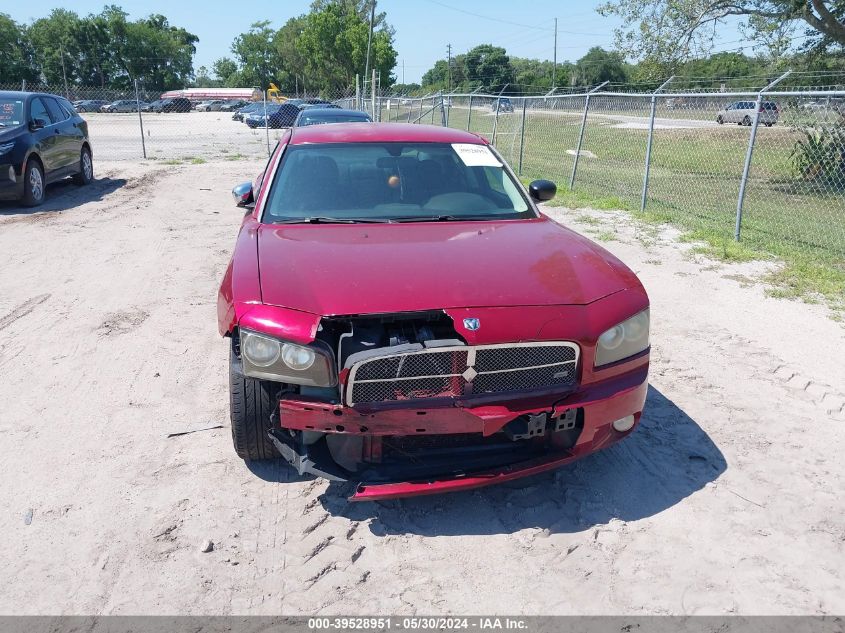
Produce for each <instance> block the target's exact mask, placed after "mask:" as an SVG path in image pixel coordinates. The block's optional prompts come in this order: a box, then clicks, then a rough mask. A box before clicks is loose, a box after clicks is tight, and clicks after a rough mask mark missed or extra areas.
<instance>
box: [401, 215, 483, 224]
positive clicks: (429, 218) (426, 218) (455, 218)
mask: <svg viewBox="0 0 845 633" xmlns="http://www.w3.org/2000/svg"><path fill="white" fill-rule="evenodd" d="M494 219H496V216H495V215H490V214H487V215H410V216H404V217H399V218H391V220H393V221H394V222H461V221H463V220H494Z"/></svg>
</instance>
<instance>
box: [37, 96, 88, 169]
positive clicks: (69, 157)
mask: <svg viewBox="0 0 845 633" xmlns="http://www.w3.org/2000/svg"><path fill="white" fill-rule="evenodd" d="M41 100H42V101H43V102H44V105H46V106H47V111H48V112H49V113H50V119H51V120H52V121H53V126H52V127H53V133H54V134H55V135H56V137H57V139H58V140H57V141H56V166H57V167H58V168H64V169H69V168H70V167H71V166H73V165H75V164H76V163H77V161H78V160H79V152H80V151H81V149H82V141H81V139H80V136H79V134H78V132H79V130H77V129H76V125H75V124H74V122H73V120H72V119H71V116H70V113H69V112H67V111H66V110H65V109H64V108H63V107H62V106H61V105H59V102H58V101H57V100H56V99H54V98H53V97H42V98H41Z"/></svg>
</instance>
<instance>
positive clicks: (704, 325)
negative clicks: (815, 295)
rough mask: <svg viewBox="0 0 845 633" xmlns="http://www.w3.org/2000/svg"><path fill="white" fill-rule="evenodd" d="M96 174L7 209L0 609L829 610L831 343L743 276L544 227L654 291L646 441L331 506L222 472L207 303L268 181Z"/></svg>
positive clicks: (840, 399)
mask: <svg viewBox="0 0 845 633" xmlns="http://www.w3.org/2000/svg"><path fill="white" fill-rule="evenodd" d="M185 116H188V117H195V116H197V115H195V114H190V115H185ZM212 116H220V115H217V114H216V113H213V114H212ZM173 120H175V119H173ZM241 127H243V126H241ZM150 129H151V138H154V135H155V134H156V132H155V131H154V128H152V127H151V128H150ZM244 129H245V128H244ZM98 141H99V142H101V143H104V142H105V139H104V138H102V137H101V138H100V139H98ZM210 142H211V141H210ZM97 147H98V148H100V147H101V146H100V145H98V146H97ZM98 151H99V152H100V153H101V154H104V153H105V150H104V149H98ZM242 153H245V152H242ZM97 168H98V178H99V180H98V181H97V182H96V183H95V184H94V185H92V186H90V187H88V188H86V189H79V188H76V187H75V186H73V185H70V184H67V185H65V184H59V185H56V186H52V187H50V189H49V191H48V196H49V200H48V202H47V204H46V205H45V206H44V207H43V208H42V209H40V210H39V211H38V212H30V211H29V210H23V209H20V208H18V207H16V206H14V205H13V204H10V203H0V252H2V253H4V256H3V268H2V274H0V372H2V376H3V380H2V382H0V397H2V402H3V410H2V414H0V440H2V442H0V446H2V448H0V450H2V459H1V460H0V480H2V481H3V485H2V486H0V506H2V508H3V512H0V533H2V534H3V546H2V548H0V552H2V554H0V563H2V571H0V581H2V585H3V587H4V589H3V591H2V592H0V612H3V613H13V612H14V613H30V614H74V613H79V614H92V613H102V614H147V613H173V614H176V613H178V614H205V613H214V614H228V613H236V614H245V613H262V614H299V613H314V612H319V613H346V614H354V613H366V614H372V613H399V614H409V613H421V614H428V613H444V612H451V613H475V614H479V613H483V614H487V613H521V614H568V613H587V614H602V613H625V614H724V613H738V614H831V613H832V614H836V613H839V614H841V613H843V612H845V586H843V577H845V571H844V570H845V522H844V520H843V517H845V496H843V494H842V491H843V490H845V460H843V459H842V455H843V453H845V439H843V436H845V410H843V404H845V379H843V376H845V354H843V353H842V352H843V350H845V329H843V327H842V325H841V324H839V323H836V322H834V321H832V320H831V319H830V318H828V315H827V314H826V311H825V309H824V308H823V307H821V306H815V305H806V304H801V303H796V302H789V301H786V300H781V299H773V298H768V297H766V295H765V292H764V288H762V287H761V286H760V285H759V284H758V283H756V282H755V279H756V278H757V277H758V276H759V274H760V273H761V272H762V271H763V270H764V269H765V266H764V265H760V264H751V265H749V264H746V265H742V266H728V265H723V264H716V263H713V262H710V261H706V260H699V259H696V258H695V257H694V256H692V255H690V253H689V245H686V244H681V243H679V242H678V241H677V240H676V239H675V235H674V234H673V233H672V232H671V231H668V230H666V231H656V230H654V229H649V228H641V227H638V226H636V225H634V224H632V222H631V221H630V220H628V219H627V218H626V216H624V215H621V214H614V213H607V212H591V211H583V210H579V211H567V210H550V214H552V215H553V217H555V218H556V219H558V220H560V221H563V222H566V223H568V224H570V225H572V226H574V227H575V228H576V229H578V230H582V231H585V232H587V233H588V234H589V233H594V234H596V235H597V236H598V237H600V238H602V239H604V240H612V241H607V242H606V243H605V245H606V247H607V248H608V249H609V250H611V251H613V252H614V253H616V254H617V255H618V256H620V257H621V258H622V259H623V260H624V261H626V262H627V263H628V264H629V265H630V266H631V267H632V268H633V269H634V270H636V271H637V272H638V274H639V275H640V276H641V278H642V280H643V282H644V284H645V285H646V288H647V289H648V290H649V293H650V295H651V298H652V318H653V328H654V333H653V345H654V348H653V349H654V352H653V366H652V367H653V368H652V374H651V382H652V386H651V390H650V393H649V402H648V404H647V409H646V413H645V415H644V418H643V423H642V426H641V427H640V429H639V430H638V431H637V432H636V433H635V434H634V435H633V436H632V437H631V438H629V439H627V440H626V441H624V442H623V443H621V444H619V445H617V446H615V447H613V448H611V449H608V450H607V451H605V452H602V453H599V454H597V455H594V456H591V457H589V458H587V459H585V460H582V461H581V462H579V463H576V464H574V465H572V466H570V467H567V468H563V469H561V470H559V471H557V472H555V473H551V474H546V475H542V476H538V477H535V478H532V479H528V480H523V481H520V482H514V483H512V484H510V485H505V486H500V487H496V488H490V489H486V490H481V491H475V492H467V493H457V494H452V495H448V496H441V497H431V498H422V499H416V500H403V501H392V502H384V503H378V504H354V505H352V504H349V503H347V501H346V494H347V493H348V492H349V488H347V487H345V486H342V485H341V486H338V485H329V484H327V483H326V482H325V481H321V480H310V479H300V478H298V477H296V476H295V475H294V474H292V473H291V471H289V470H288V469H287V468H286V467H285V466H284V465H282V464H281V463H271V464H267V465H260V466H248V465H245V464H244V463H243V462H242V461H240V460H239V459H238V458H237V457H236V456H235V454H234V452H233V451H232V447H231V440H230V437H229V428H228V425H229V422H228V403H227V385H226V353H227V344H226V342H224V341H223V340H221V339H220V338H219V337H218V336H217V332H216V321H215V293H216V289H217V284H218V281H219V278H220V276H221V275H222V272H223V270H224V268H225V265H226V262H227V260H228V257H229V255H230V252H231V249H232V247H233V245H234V239H235V234H236V231H237V226H238V223H239V220H240V211H239V210H237V209H236V208H234V206H233V205H232V203H231V198H230V196H229V189H230V187H231V186H232V185H233V184H234V183H237V182H240V181H242V180H246V179H248V178H249V177H252V176H253V175H254V174H255V173H256V172H257V171H258V170H259V169H260V168H261V160H258V159H255V160H250V161H246V160H239V161H220V162H214V163H208V164H202V165H178V166H165V165H162V164H160V163H158V164H156V163H155V162H150V163H147V164H141V165H136V164H131V163H129V162H128V161H127V162H123V163H111V164H105V163H103V162H102V161H101V162H99V164H98V165H97ZM218 425H220V426H222V428H217V429H211V430H203V429H206V428H207V427H212V426H218ZM184 431H196V432H195V433H191V434H188V435H180V436H176V437H168V434H171V433H179V432H184ZM206 540H210V541H212V542H213V550H212V551H210V552H208V553H203V552H202V551H201V549H202V548H203V545H204V544H205V541H206Z"/></svg>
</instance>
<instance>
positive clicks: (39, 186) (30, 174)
mask: <svg viewBox="0 0 845 633" xmlns="http://www.w3.org/2000/svg"><path fill="white" fill-rule="evenodd" d="M22 201H23V204H24V206H27V207H37V206H38V205H39V204H41V203H42V202H44V169H42V167H41V164H40V163H39V162H38V161H37V160H29V161H27V163H26V170H24V174H23V200H22Z"/></svg>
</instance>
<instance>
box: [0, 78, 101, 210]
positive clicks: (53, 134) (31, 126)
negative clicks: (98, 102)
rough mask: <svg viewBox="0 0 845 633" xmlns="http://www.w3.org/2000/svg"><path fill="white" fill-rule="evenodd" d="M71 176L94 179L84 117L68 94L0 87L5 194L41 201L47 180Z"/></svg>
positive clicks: (1, 188)
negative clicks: (13, 89) (65, 96)
mask: <svg viewBox="0 0 845 633" xmlns="http://www.w3.org/2000/svg"><path fill="white" fill-rule="evenodd" d="M68 176H70V177H72V178H73V180H74V182H76V183H77V184H80V185H87V184H89V183H90V182H91V181H92V180H93V179H94V163H93V159H92V152H91V141H90V140H89V139H88V124H87V123H86V122H85V119H83V118H82V117H81V116H79V114H78V113H77V112H76V110H74V108H73V106H72V105H71V103H70V102H69V101H68V100H67V99H65V98H63V97H58V96H56V95H49V94H42V93H33V92H0V197H4V198H14V199H18V200H20V201H21V202H22V203H23V204H25V205H26V206H36V205H39V204H41V203H42V202H43V201H44V195H45V193H46V186H47V184H49V183H51V182H55V181H56V180H60V179H62V178H66V177H68Z"/></svg>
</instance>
